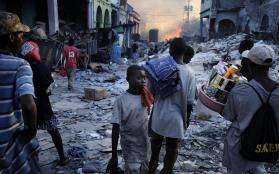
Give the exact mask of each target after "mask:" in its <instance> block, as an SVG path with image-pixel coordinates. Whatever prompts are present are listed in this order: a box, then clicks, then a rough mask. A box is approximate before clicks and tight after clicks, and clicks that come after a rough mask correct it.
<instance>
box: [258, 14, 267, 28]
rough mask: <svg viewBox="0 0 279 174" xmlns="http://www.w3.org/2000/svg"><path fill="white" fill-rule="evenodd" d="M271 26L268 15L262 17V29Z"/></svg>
mask: <svg viewBox="0 0 279 174" xmlns="http://www.w3.org/2000/svg"><path fill="white" fill-rule="evenodd" d="M268 28H269V17H268V16H267V15H264V16H263V18H262V22H261V28H260V30H261V31H267V30H268Z"/></svg>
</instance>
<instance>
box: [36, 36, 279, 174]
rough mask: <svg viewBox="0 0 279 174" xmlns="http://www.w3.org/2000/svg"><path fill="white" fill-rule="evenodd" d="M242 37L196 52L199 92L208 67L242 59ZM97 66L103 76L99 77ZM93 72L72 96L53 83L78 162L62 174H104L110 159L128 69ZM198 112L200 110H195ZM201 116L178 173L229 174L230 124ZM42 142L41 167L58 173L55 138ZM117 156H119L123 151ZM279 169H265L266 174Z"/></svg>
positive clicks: (80, 75) (81, 74)
mask: <svg viewBox="0 0 279 174" xmlns="http://www.w3.org/2000/svg"><path fill="white" fill-rule="evenodd" d="M244 37H245V35H242V34H241V35H233V36H230V37H228V38H225V39H222V40H211V41H209V42H207V43H201V44H198V45H195V46H194V48H195V49H197V48H199V47H202V49H201V52H199V53H197V54H196V55H195V57H194V58H193V60H192V62H191V63H190V64H189V66H190V67H191V68H192V70H193V71H194V73H195V75H196V78H197V83H198V87H200V86H201V85H202V84H204V83H207V81H208V79H209V75H210V74H211V72H210V71H211V69H210V68H207V69H204V63H205V62H206V63H208V64H209V65H210V64H213V63H214V62H216V61H219V60H220V59H221V58H222V56H224V55H228V56H229V57H231V59H232V61H233V59H238V52H237V48H238V44H239V43H240V41H241V40H242V39H243V38H244ZM274 47H277V46H276V45H274ZM163 54H165V53H163ZM142 63H143V62H141V64H142ZM99 65H101V66H102V69H103V70H104V71H96V67H98V66H99ZM278 65H279V63H278V61H277V64H276V65H274V67H273V69H272V70H271V72H270V74H271V76H272V77H273V78H274V79H277V81H279V77H278V76H279V73H278V71H279V66H278ZM90 67H91V68H92V69H93V70H85V71H78V72H77V77H76V85H75V90H74V91H73V92H71V93H70V92H67V78H66V77H61V76H56V77H55V81H56V88H55V89H54V90H53V95H52V96H51V102H52V104H53V109H54V111H55V114H56V116H57V117H58V119H59V128H60V130H61V134H62V137H63V141H64V145H65V151H68V154H69V156H71V157H72V158H74V160H71V162H70V164H69V165H68V166H67V167H62V168H60V169H59V170H63V171H64V173H73V172H77V173H105V171H106V165H107V163H108V161H109V159H110V158H111V129H112V126H111V124H110V119H111V114H112V110H113V104H114V101H115V99H116V98H117V97H118V96H119V95H120V94H122V93H123V92H125V91H126V89H127V88H128V83H127V82H126V68H127V67H128V65H127V64H122V65H119V64H111V65H106V64H91V66H90ZM94 68H95V70H94ZM107 94H110V95H107ZM101 99H102V100H101ZM96 100H98V101H96ZM197 107H202V106H199V105H198V104H197ZM204 109H205V108H204ZM198 110H199V111H200V110H201V109H199V108H194V112H193V114H192V116H191V123H190V126H189V128H188V130H187V133H186V138H185V140H183V142H182V144H181V150H180V152H179V155H178V162H177V163H176V165H175V170H174V173H175V174H182V173H186V174H199V173H203V174H216V173H217V174H221V173H226V169H225V168H224V167H223V166H222V156H223V155H222V151H223V148H224V144H223V143H224V137H225V133H226V130H227V128H228V126H229V124H230V123H229V122H227V121H225V120H224V118H222V117H221V116H220V115H219V114H216V113H214V112H209V111H208V110H206V109H205V110H204V111H203V113H198V112H197V111H198ZM38 139H39V140H40V143H41V145H42V147H43V148H44V150H43V151H42V152H41V154H40V161H43V162H42V165H44V166H45V167H48V168H52V169H53V170H55V171H56V172H57V171H58V169H56V168H53V167H52V165H51V163H52V161H54V160H56V158H57V157H56V156H57V152H56V150H55V148H54V146H53V145H52V141H51V138H50V137H49V135H48V134H47V132H45V131H39V133H38ZM118 151H119V154H121V148H120V146H119V149H118ZM85 152H86V153H85ZM162 155H164V154H162ZM118 161H119V167H122V166H123V160H122V157H121V155H119V160H118ZM160 161H161V162H162V161H163V156H161V157H160ZM160 166H161V167H162V165H160ZM277 168H278V167H276V166H275V167H274V166H267V169H268V172H272V171H275V169H277Z"/></svg>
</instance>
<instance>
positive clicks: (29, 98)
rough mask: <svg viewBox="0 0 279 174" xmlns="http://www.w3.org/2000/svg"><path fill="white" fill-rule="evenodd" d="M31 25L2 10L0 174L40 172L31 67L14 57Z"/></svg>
mask: <svg viewBox="0 0 279 174" xmlns="http://www.w3.org/2000/svg"><path fill="white" fill-rule="evenodd" d="M28 31H29V28H28V27H27V26H25V25H23V24H21V23H20V20H19V18H18V16H16V15H15V14H12V13H6V12H0V40H1V42H0V106H1V107H0V174H14V173H20V174H29V173H36V174H37V173H40V170H39V166H38V159H37V154H38V149H39V144H38V141H37V140H36V138H35V136H36V118H37V115H36V114H37V111H36V105H35V103H34V99H33V97H34V88H33V82H32V70H31V68H30V66H29V64H28V63H27V62H26V61H24V60H23V59H20V58H17V57H14V56H12V55H16V54H17V53H18V52H19V51H20V48H21V45H22V43H23V39H22V38H23V33H24V32H28Z"/></svg>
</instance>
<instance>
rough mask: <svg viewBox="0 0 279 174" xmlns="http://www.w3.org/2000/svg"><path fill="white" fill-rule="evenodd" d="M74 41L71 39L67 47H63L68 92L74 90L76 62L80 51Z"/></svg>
mask: <svg viewBox="0 0 279 174" xmlns="http://www.w3.org/2000/svg"><path fill="white" fill-rule="evenodd" d="M74 45H75V40H74V39H73V38H71V39H70V40H69V45H68V46H65V47H64V51H63V54H64V58H65V60H66V66H65V68H66V72H67V77H68V90H69V91H72V90H73V89H74V83H75V78H76V69H77V60H78V59H79V58H80V51H79V49H78V48H76V47H75V46H74Z"/></svg>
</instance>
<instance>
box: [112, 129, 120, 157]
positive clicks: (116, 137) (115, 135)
mask: <svg viewBox="0 0 279 174" xmlns="http://www.w3.org/2000/svg"><path fill="white" fill-rule="evenodd" d="M118 140H119V125H118V124H113V127H112V135H111V142H112V159H117V146H118Z"/></svg>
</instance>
